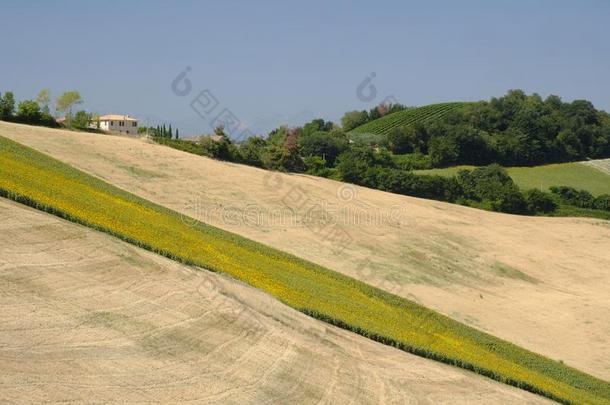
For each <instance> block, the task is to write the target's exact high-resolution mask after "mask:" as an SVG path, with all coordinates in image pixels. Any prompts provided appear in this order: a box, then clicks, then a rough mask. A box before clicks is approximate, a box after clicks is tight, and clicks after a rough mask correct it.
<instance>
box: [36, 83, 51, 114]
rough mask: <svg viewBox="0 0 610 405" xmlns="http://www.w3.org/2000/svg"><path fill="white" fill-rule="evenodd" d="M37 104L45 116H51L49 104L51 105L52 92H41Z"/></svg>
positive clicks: (47, 90)
mask: <svg viewBox="0 0 610 405" xmlns="http://www.w3.org/2000/svg"><path fill="white" fill-rule="evenodd" d="M36 102H37V103H38V105H39V106H40V108H41V109H42V113H43V114H45V115H50V109H49V104H51V92H50V91H49V89H42V90H40V92H38V96H36Z"/></svg>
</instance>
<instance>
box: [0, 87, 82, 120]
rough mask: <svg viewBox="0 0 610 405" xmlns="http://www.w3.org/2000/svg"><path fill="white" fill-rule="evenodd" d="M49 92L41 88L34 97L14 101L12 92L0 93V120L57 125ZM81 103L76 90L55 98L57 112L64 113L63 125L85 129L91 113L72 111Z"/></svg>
mask: <svg viewBox="0 0 610 405" xmlns="http://www.w3.org/2000/svg"><path fill="white" fill-rule="evenodd" d="M51 101H52V100H51V93H50V91H49V90H48V89H42V90H40V92H39V93H38V95H37V96H36V98H35V99H27V100H22V101H20V102H19V103H16V101H15V96H14V94H13V92H11V91H7V92H5V93H4V94H2V93H0V120H3V121H13V122H18V123H22V124H30V125H43V126H49V127H57V126H59V124H58V123H57V121H56V119H55V117H54V116H53V115H52V114H51ZM82 103H83V99H82V97H81V95H80V93H79V92H78V91H67V92H65V93H63V94H61V95H59V96H58V97H57V98H56V99H55V111H56V113H57V114H65V121H64V125H65V126H67V127H72V128H76V129H86V128H88V126H89V123H90V121H91V119H92V115H91V114H89V113H87V112H86V111H83V110H81V111H77V112H76V113H73V109H74V107H76V106H77V105H79V104H82Z"/></svg>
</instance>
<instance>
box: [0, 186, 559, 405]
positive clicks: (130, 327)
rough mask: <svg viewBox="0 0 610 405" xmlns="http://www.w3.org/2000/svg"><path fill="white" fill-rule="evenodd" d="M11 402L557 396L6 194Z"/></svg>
mask: <svg viewBox="0 0 610 405" xmlns="http://www.w3.org/2000/svg"><path fill="white" fill-rule="evenodd" d="M0 216H1V218H2V221H1V222H0V321H1V322H0V370H2V373H0V402H2V403H26V402H29V403H41V402H56V403H110V402H111V403H144V402H147V403H178V402H188V403H193V402H196V403H218V404H226V403H239V404H255V403H256V404H261V403H329V404H330V403H351V402H358V403H362V404H377V403H412V402H417V403H445V402H451V403H463V404H468V403H480V404H487V403H514V404H519V403H532V404H544V403H550V401H548V400H545V399H544V398H542V397H540V396H537V395H534V394H530V393H527V392H525V391H523V390H519V389H517V388H513V387H509V386H507V385H504V384H500V383H497V382H494V381H491V380H489V379H486V378H483V377H481V376H478V375H476V374H473V373H470V372H467V371H465V370H461V369H457V368H455V367H451V366H448V365H444V364H440V363H438V362H435V361H432V360H428V359H423V358H421V357H418V356H414V355H411V354H408V353H404V352H401V351H398V350H396V349H393V348H390V347H388V346H384V345H381V344H378V343H375V342H372V341H371V340H369V339H366V338H363V337H361V336H358V335H356V334H353V333H350V332H347V331H344V330H342V329H339V328H336V327H333V326H329V325H327V324H324V323H322V322H320V321H317V320H315V319H312V318H310V317H307V316H305V315H303V314H301V313H299V312H297V311H295V310H292V309H290V308H289V307H287V306H285V305H283V304H280V303H279V302H277V301H276V300H274V299H273V298H271V297H269V296H268V295H266V294H264V293H262V292H260V291H258V290H256V289H253V288H251V287H247V286H245V285H243V284H241V283H237V282H235V281H233V280H230V279H228V278H226V277H223V276H221V275H218V274H214V273H210V272H206V271H201V270H199V269H196V268H192V267H188V266H185V265H181V264H178V263H176V262H174V261H172V260H169V259H166V258H164V257H161V256H158V255H156V254H153V253H150V252H147V251H145V250H142V249H140V248H137V247H135V246H132V245H130V244H127V243H125V242H122V241H119V240H118V239H116V238H113V237H111V236H109V235H105V234H103V233H99V232H95V231H92V230H90V229H87V228H84V227H82V226H79V225H76V224H73V223H71V222H68V221H64V220H62V219H59V218H57V217H54V216H51V215H48V214H45V213H42V212H39V211H36V210H33V209H31V208H28V207H25V206H23V205H21V204H17V203H14V202H12V201H9V200H5V199H2V198H0Z"/></svg>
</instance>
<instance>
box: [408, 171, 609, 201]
mask: <svg viewBox="0 0 610 405" xmlns="http://www.w3.org/2000/svg"><path fill="white" fill-rule="evenodd" d="M461 169H470V170H472V169H474V166H454V167H449V168H446V169H431V170H417V171H416V173H418V174H438V175H441V176H448V177H450V176H453V175H455V174H457V172H458V171H459V170H461ZM507 170H508V174H509V175H510V177H512V179H513V181H514V182H515V183H517V185H518V186H519V187H520V188H521V189H522V190H527V189H531V188H537V189H542V190H544V191H548V189H549V188H550V187H551V186H570V187H574V188H577V189H583V190H587V191H588V192H590V193H591V194H593V195H595V196H598V195H600V194H610V174H606V173H604V172H602V171H601V170H598V169H595V168H594V167H592V166H590V165H589V164H588V163H587V164H583V163H558V164H551V165H543V166H535V167H508V168H507Z"/></svg>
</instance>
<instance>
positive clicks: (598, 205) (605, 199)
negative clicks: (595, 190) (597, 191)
mask: <svg viewBox="0 0 610 405" xmlns="http://www.w3.org/2000/svg"><path fill="white" fill-rule="evenodd" d="M593 206H594V208H595V209H598V210H603V211H610V195H608V194H602V195H600V196H598V197H597V198H596V199H595V202H594V203H593Z"/></svg>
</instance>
